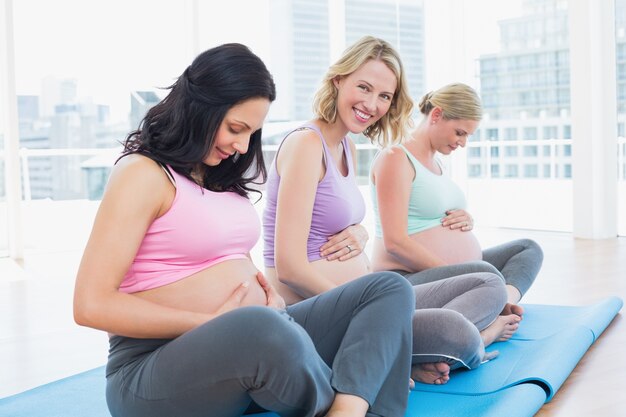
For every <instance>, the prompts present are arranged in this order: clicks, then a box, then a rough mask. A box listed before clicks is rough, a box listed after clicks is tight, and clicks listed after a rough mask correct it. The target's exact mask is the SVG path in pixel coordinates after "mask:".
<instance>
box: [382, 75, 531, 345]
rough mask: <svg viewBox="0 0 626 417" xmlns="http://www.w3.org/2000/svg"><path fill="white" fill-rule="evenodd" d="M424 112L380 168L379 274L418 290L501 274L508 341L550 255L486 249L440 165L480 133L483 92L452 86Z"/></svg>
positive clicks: (519, 246)
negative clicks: (397, 276)
mask: <svg viewBox="0 0 626 417" xmlns="http://www.w3.org/2000/svg"><path fill="white" fill-rule="evenodd" d="M419 109H420V112H421V113H422V115H423V119H422V121H421V122H420V124H419V125H418V126H417V127H416V128H415V130H414V131H413V132H412V133H411V135H410V136H409V137H408V138H407V139H406V140H405V141H404V142H403V143H402V144H400V145H396V146H393V147H390V148H388V149H386V150H383V151H382V152H381V154H380V155H378V157H377V158H376V159H375V161H374V162H373V164H372V170H371V177H370V179H371V184H370V189H371V195H372V200H373V204H374V210H375V223H376V232H375V238H374V249H373V259H372V262H373V267H374V270H377V271H380V270H394V271H396V272H399V273H401V274H402V275H404V276H405V277H406V278H407V279H408V280H409V281H410V282H411V283H412V284H414V285H416V284H423V283H428V282H433V281H437V280H440V279H444V278H448V277H450V276H455V275H459V274H465V273H472V272H478V271H485V272H492V273H494V274H497V275H499V276H500V277H501V278H502V279H503V280H504V282H505V283H506V288H507V302H508V303H507V307H506V308H505V310H504V313H503V315H502V316H501V317H499V319H498V320H499V322H501V324H503V326H504V327H503V328H502V332H501V334H500V336H498V339H499V340H503V339H507V338H509V337H510V336H511V335H512V333H513V332H514V331H515V330H516V329H517V327H518V323H519V321H520V320H521V316H522V313H523V309H522V307H520V306H518V305H516V304H517V303H518V301H519V300H520V298H521V297H522V295H524V293H525V292H526V291H527V290H528V288H529V287H530V286H531V284H532V283H533V281H534V280H535V277H536V276H537V273H538V272H539V268H540V267H541V263H542V260H543V252H542V250H541V248H540V247H539V245H537V243H535V242H534V241H532V240H529V239H521V240H516V241H513V242H508V243H504V244H502V245H499V246H496V247H494V248H489V249H485V250H483V249H482V248H481V247H480V244H479V242H478V240H477V239H476V237H475V236H474V235H473V233H472V229H473V226H474V223H473V219H472V217H471V216H470V214H469V213H468V212H467V211H466V206H467V204H466V201H465V195H464V194H463V192H462V191H461V189H460V188H459V187H458V186H457V185H456V184H455V183H454V182H453V181H452V180H451V179H450V178H449V177H448V176H447V175H445V173H444V172H443V169H442V166H441V164H440V163H439V160H438V159H437V154H438V153H440V154H443V155H449V154H451V153H452V152H454V150H455V149H457V148H458V147H459V146H461V147H464V146H465V144H466V142H467V137H468V136H469V135H471V134H473V133H474V131H475V130H476V128H477V127H478V123H479V122H480V120H481V117H482V108H481V103H480V99H479V97H478V95H477V94H476V92H475V91H474V90H473V89H472V88H471V87H469V86H467V85H465V84H460V83H457V84H450V85H446V86H444V87H442V88H440V89H438V90H436V91H433V92H431V93H428V94H426V95H425V96H424V97H423V98H422V100H421V102H420V104H419Z"/></svg>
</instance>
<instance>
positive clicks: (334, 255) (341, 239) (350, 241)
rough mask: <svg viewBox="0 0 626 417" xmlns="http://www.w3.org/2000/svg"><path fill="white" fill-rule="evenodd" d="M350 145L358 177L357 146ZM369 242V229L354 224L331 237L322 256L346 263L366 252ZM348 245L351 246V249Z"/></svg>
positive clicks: (355, 172) (325, 244)
mask: <svg viewBox="0 0 626 417" xmlns="http://www.w3.org/2000/svg"><path fill="white" fill-rule="evenodd" d="M348 143H349V144H350V150H351V151H352V152H351V153H352V166H353V172H354V175H355V176H356V175H357V173H358V171H357V157H356V152H357V150H356V145H355V144H354V142H353V141H352V140H351V139H350V138H348ZM368 240H369V234H368V233H367V229H366V228H365V227H364V226H363V225H361V224H353V225H351V226H348V227H346V228H345V229H343V230H342V231H341V232H339V233H336V234H334V235H332V236H329V237H328V242H326V243H324V244H323V245H322V247H321V248H320V254H321V256H323V257H325V258H326V259H328V260H329V261H332V260H335V259H339V260H340V261H345V260H348V259H350V258H353V257H355V256H358V255H359V254H360V253H362V252H363V251H364V250H365V246H366V245H367V241H368ZM348 245H350V248H349V249H348Z"/></svg>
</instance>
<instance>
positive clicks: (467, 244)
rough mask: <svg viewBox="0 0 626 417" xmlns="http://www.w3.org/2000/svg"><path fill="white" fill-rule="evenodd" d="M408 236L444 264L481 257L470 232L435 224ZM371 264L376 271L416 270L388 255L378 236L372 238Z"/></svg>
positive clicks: (476, 259)
mask: <svg viewBox="0 0 626 417" xmlns="http://www.w3.org/2000/svg"><path fill="white" fill-rule="evenodd" d="M409 237H410V238H411V240H413V241H414V242H416V243H419V244H420V245H422V246H424V247H425V248H427V249H428V250H430V251H431V252H433V253H434V254H435V255H436V256H438V257H439V258H441V259H442V260H443V261H444V262H445V263H446V264H458V263H462V262H469V261H478V260H481V259H482V250H481V248H480V244H479V243H478V239H476V236H474V234H473V233H472V232H463V231H461V230H459V229H455V230H451V229H449V228H448V227H443V226H436V227H432V228H430V229H426V230H423V231H421V232H418V233H414V234H412V235H410V236H409ZM372 264H373V265H374V270H376V271H382V270H391V269H401V270H404V271H408V272H418V271H411V270H409V267H407V265H405V264H403V263H401V262H400V261H399V260H398V259H397V258H395V257H394V256H392V255H390V254H389V253H388V252H387V251H386V250H385V246H384V244H383V240H382V238H378V237H377V238H375V239H374V248H373V251H372Z"/></svg>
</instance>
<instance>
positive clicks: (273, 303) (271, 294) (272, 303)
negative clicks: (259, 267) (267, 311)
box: [256, 271, 286, 310]
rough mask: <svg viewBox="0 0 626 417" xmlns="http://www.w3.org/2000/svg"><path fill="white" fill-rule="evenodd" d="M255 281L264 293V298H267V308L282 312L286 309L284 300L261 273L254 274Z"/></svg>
mask: <svg viewBox="0 0 626 417" xmlns="http://www.w3.org/2000/svg"><path fill="white" fill-rule="evenodd" d="M256 279H257V281H259V284H260V285H261V288H263V290H264V291H265V296H266V298H267V304H266V305H267V306H268V307H273V308H277V309H279V310H284V309H285V307H286V304H285V300H284V299H283V297H281V296H280V294H279V293H278V291H276V288H274V286H272V284H270V282H269V281H268V280H267V278H265V275H263V273H262V272H261V271H259V272H257V273H256Z"/></svg>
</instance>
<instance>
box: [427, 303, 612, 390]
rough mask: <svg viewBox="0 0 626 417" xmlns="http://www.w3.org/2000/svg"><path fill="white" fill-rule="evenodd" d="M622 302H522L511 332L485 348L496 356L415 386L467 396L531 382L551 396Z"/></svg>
mask: <svg viewBox="0 0 626 417" xmlns="http://www.w3.org/2000/svg"><path fill="white" fill-rule="evenodd" d="M622 305H623V302H622V300H621V299H619V298H617V297H610V298H607V299H605V300H603V301H601V302H599V303H596V304H593V305H590V306H584V307H568V306H549V305H532V304H531V305H525V306H524V309H525V313H524V319H523V321H522V323H521V325H520V329H519V330H518V331H517V332H516V334H515V335H514V337H513V338H512V339H511V340H509V341H508V342H500V343H494V344H493V345H491V346H490V347H489V348H488V350H499V351H500V356H499V357H498V358H496V359H494V360H492V361H490V362H488V363H486V364H483V365H482V366H481V367H480V368H478V369H476V370H473V371H463V370H461V371H458V372H455V373H453V375H452V377H451V379H450V381H449V382H448V383H447V384H445V385H427V384H416V390H417V391H424V392H432V393H446V394H455V395H468V396H471V395H482V394H487V393H494V392H497V391H499V390H502V389H505V388H508V387H512V386H515V385H519V384H522V383H534V384H537V385H539V386H541V387H542V388H543V389H544V390H545V392H546V398H545V401H546V402H547V401H550V400H551V399H552V397H553V396H554V394H555V393H556V391H557V390H558V389H559V388H560V387H561V385H562V384H563V382H564V381H565V379H566V378H567V376H568V375H569V374H570V373H571V372H572V370H573V369H574V367H575V366H576V364H577V363H578V362H579V361H580V358H582V356H583V355H584V354H585V352H586V351H587V349H589V346H591V344H592V343H593V342H594V341H595V340H596V339H597V338H598V337H599V336H600V334H601V333H602V332H603V331H604V329H605V328H606V326H608V325H609V323H610V322H611V320H613V317H615V315H616V314H617V313H618V312H619V310H620V309H621V308H622Z"/></svg>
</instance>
